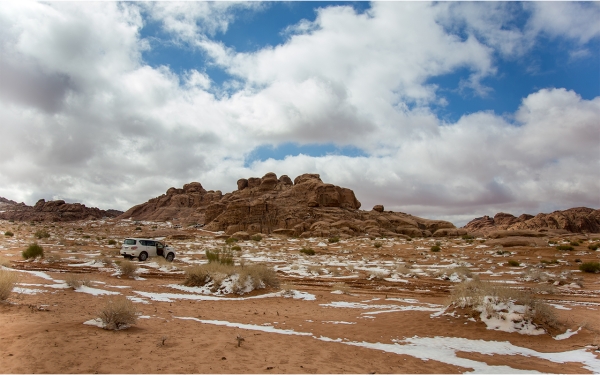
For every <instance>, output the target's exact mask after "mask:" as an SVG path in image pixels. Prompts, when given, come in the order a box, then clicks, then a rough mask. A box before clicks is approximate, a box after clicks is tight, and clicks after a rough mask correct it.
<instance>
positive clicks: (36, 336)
mask: <svg viewBox="0 0 600 375" xmlns="http://www.w3.org/2000/svg"><path fill="white" fill-rule="evenodd" d="M154 225H156V226H157V230H160V229H161V228H160V226H161V224H152V223H146V225H145V228H144V229H148V230H149V231H150V232H151V230H150V228H151V227H152V226H154ZM78 228H81V230H78ZM134 228H135V224H133V223H130V222H126V221H124V222H110V221H109V222H101V221H96V222H87V223H76V224H57V225H56V226H53V227H50V226H47V230H48V232H50V233H51V234H52V236H51V237H50V238H49V239H44V240H41V241H40V242H41V243H42V244H43V246H44V248H45V250H46V259H45V260H43V261H41V260H38V261H34V262H25V261H22V259H21V258H20V251H22V250H23V249H24V248H25V247H26V246H27V244H29V243H30V242H32V241H33V237H32V233H33V232H35V231H36V230H38V229H40V226H39V225H37V226H33V227H32V226H30V225H28V224H21V225H19V224H18V223H8V222H0V230H2V231H4V230H9V229H10V230H11V231H13V232H14V233H15V236H14V237H12V238H10V237H5V236H1V238H0V256H1V257H2V258H3V259H5V260H6V259H8V260H10V266H11V267H12V268H13V269H16V270H19V274H20V275H21V277H20V280H19V285H17V287H18V289H16V290H15V291H14V292H13V294H12V295H11V297H10V298H9V300H8V303H4V304H0V327H2V329H1V330H0V371H1V372H3V373H39V372H46V373H191V372H194V373H213V372H214V373H271V372H272V373H373V372H376V373H457V372H470V371H475V372H504V373H506V372H510V373H513V372H518V371H537V372H550V373H564V372H569V373H571V372H577V373H589V372H596V373H598V372H600V359H599V355H598V354H599V352H598V351H597V345H598V344H599V341H600V339H599V332H600V319H598V318H597V316H598V309H600V275H598V274H595V275H594V274H582V273H580V272H578V271H576V270H577V263H576V262H575V259H580V260H582V261H588V260H595V261H598V259H599V258H600V251H597V252H591V251H587V250H586V247H587V243H582V245H581V246H580V247H578V248H576V249H575V250H574V251H571V252H559V251H557V250H555V249H553V248H552V247H539V248H510V249H505V250H508V251H510V252H513V253H514V254H503V255H498V254H497V253H496V252H497V251H498V249H493V248H488V247H484V246H485V243H482V242H480V241H477V240H476V241H474V242H473V243H472V244H467V243H466V242H465V241H463V240H461V239H456V240H442V244H441V245H442V251H441V252H440V253H431V252H430V251H429V247H430V246H431V244H432V242H430V240H428V239H424V240H415V241H412V242H406V241H404V240H380V242H381V243H382V246H381V247H379V248H376V247H374V246H373V245H374V242H373V241H371V240H368V239H360V238H359V239H355V240H351V241H342V242H340V243H334V244H329V243H327V241H322V240H315V241H314V242H308V241H305V240H294V239H291V240H290V239H278V238H270V239H269V238H265V239H263V240H262V241H260V242H258V243H257V242H253V241H249V242H243V243H240V246H241V247H242V249H243V250H242V252H240V253H239V257H238V259H244V261H245V262H246V263H251V262H265V263H267V264H270V265H271V266H273V267H276V268H277V269H278V270H279V271H278V274H279V276H280V279H281V280H282V282H283V283H285V284H287V286H286V290H287V291H288V294H287V295H283V293H282V292H281V291H279V290H272V289H268V290H267V289H262V290H258V291H254V292H252V293H250V294H248V295H244V296H241V297H240V296H235V295H233V296H227V297H228V298H223V297H221V298H220V299H218V300H207V299H208V298H207V297H209V298H210V297H212V296H207V295H202V294H199V293H194V292H193V291H192V290H181V288H180V287H179V286H178V285H180V284H181V282H182V281H183V275H182V273H181V270H182V269H184V268H185V267H186V266H187V265H189V264H194V263H202V262H205V261H206V260H205V257H204V250H205V249H207V248H221V247H222V246H224V242H223V241H222V240H214V239H213V236H212V235H211V234H210V233H207V232H202V231H199V230H195V231H189V230H188V231H186V230H181V232H182V233H188V234H190V236H191V239H189V240H181V241H172V243H173V245H174V246H176V248H177V249H178V251H179V254H178V258H177V259H176V261H175V262H174V263H173V264H172V266H174V267H177V268H170V269H167V268H168V267H167V268H165V267H164V264H162V263H161V264H157V263H155V262H146V263H144V264H143V265H142V266H143V267H142V268H143V269H144V270H146V272H144V273H141V274H140V275H141V278H138V279H131V278H124V277H119V276H118V275H116V266H115V265H114V263H113V261H115V260H118V259H120V258H118V257H117V256H116V255H115V254H116V252H117V249H114V247H110V246H108V245H107V241H108V239H110V238H115V239H118V240H119V241H120V240H122V239H123V238H124V237H127V236H133V234H134V233H136V232H135V231H134ZM2 233H3V232H2ZM87 236H89V238H86V237H87ZM102 237H105V238H104V239H102ZM431 241H435V240H431ZM302 246H305V247H306V246H310V247H311V248H313V249H315V250H316V251H317V255H316V256H314V257H308V256H304V255H301V254H299V252H298V250H299V249H300V248H301V247H302ZM478 246H479V247H478ZM509 259H514V260H518V261H519V262H521V266H519V267H509V266H508V265H507V260H509ZM541 259H545V260H550V259H558V260H559V261H560V262H559V263H558V264H557V265H551V266H549V267H547V268H545V269H542V271H543V272H547V273H551V274H553V275H554V276H555V279H557V280H559V279H560V280H561V281H560V283H558V284H563V285H557V286H551V285H549V284H548V283H540V282H535V281H526V280H524V279H523V277H522V273H523V272H524V270H525V269H526V268H527V267H528V266H534V265H537V264H539V262H540V260H541ZM459 264H462V265H464V266H466V267H467V268H468V269H470V270H471V271H472V272H475V273H478V275H479V277H480V278H481V279H483V280H494V281H495V282H503V283H507V285H510V286H511V287H515V288H524V289H527V290H529V289H531V288H539V289H541V290H544V292H545V293H547V294H540V295H539V296H540V297H542V298H544V299H545V300H547V301H548V302H550V303H552V304H553V306H555V309H556V313H557V314H558V316H559V318H560V322H561V325H560V326H559V327H558V328H557V329H555V330H550V332H548V333H545V334H542V335H537V336H532V335H525V334H520V333H517V332H514V333H508V332H501V331H497V330H493V329H488V327H487V326H486V325H485V324H484V323H483V322H481V321H479V320H478V321H472V320H469V319H468V317H466V316H463V315H461V314H459V313H456V312H454V313H453V314H452V315H451V314H449V310H448V311H446V313H444V309H445V305H446V303H447V301H448V296H449V293H450V290H451V289H452V288H453V287H454V286H455V285H456V284H457V282H453V281H452V280H454V277H452V275H451V274H449V272H447V273H448V274H447V275H446V277H444V276H443V273H444V272H443V270H444V269H446V268H448V267H449V266H456V265H459ZM398 265H405V266H407V267H410V268H401V269H399V268H397V267H398ZM159 267H162V268H159ZM407 269H408V270H409V271H408V272H409V273H411V274H412V275H408V274H398V270H401V271H406V270H407ZM439 270H442V272H439ZM564 271H571V272H570V274H569V273H564ZM67 273H77V274H78V275H81V277H82V278H86V279H87V280H88V281H90V283H89V285H90V286H89V287H82V288H79V289H78V290H73V289H70V288H65V284H64V283H63V282H62V280H65V278H66V276H67ZM319 273H320V274H319ZM561 273H563V275H564V277H563V278H562V279H561V276H560V275H561ZM446 279H448V280H446ZM340 282H344V283H345V284H346V285H347V286H348V289H347V293H349V294H336V293H332V292H333V288H332V285H334V284H336V283H340ZM578 284H580V285H581V286H580V285H578ZM539 289H538V290H539ZM294 291H295V292H294ZM108 292H111V293H113V295H114V293H120V294H122V295H126V296H129V297H134V301H136V303H135V305H136V307H137V308H138V310H139V313H140V318H139V319H138V323H137V324H136V325H135V326H133V327H131V328H129V329H126V330H121V331H108V330H103V329H101V328H98V327H96V326H93V325H87V324H84V322H89V321H90V320H92V319H94V318H95V317H96V312H97V311H98V310H99V309H101V308H102V306H103V305H104V304H105V302H106V301H107V300H108V299H110V298H111V295H107V294H103V293H108ZM261 297H262V298H261ZM294 297H296V298H294ZM213 299H214V298H213ZM580 326H583V328H582V329H581V330H579V331H578V332H577V333H576V334H574V335H572V336H570V337H568V338H565V339H563V340H557V339H556V338H561V336H559V335H560V334H564V333H565V332H566V331H567V329H571V331H576V330H577V329H578V327H580ZM237 336H241V337H243V338H244V341H243V342H241V346H239V347H238V346H237V340H236V337H237ZM163 339H164V340H163ZM163 341H164V345H163ZM594 345H595V347H594ZM594 348H595V349H596V351H594Z"/></svg>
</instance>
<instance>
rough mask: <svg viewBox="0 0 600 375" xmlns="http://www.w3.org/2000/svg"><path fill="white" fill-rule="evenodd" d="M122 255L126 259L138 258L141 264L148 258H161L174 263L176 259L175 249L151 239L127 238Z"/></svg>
mask: <svg viewBox="0 0 600 375" xmlns="http://www.w3.org/2000/svg"><path fill="white" fill-rule="evenodd" d="M121 255H123V256H124V257H125V259H133V258H138V260H139V261H140V262H143V261H145V260H146V259H148V257H153V256H161V257H164V258H165V259H166V260H167V261H169V262H172V261H173V259H175V249H174V248H172V247H171V246H169V245H167V244H165V243H163V242H160V241H156V240H153V239H150V238H126V239H125V241H123V245H122V246H121Z"/></svg>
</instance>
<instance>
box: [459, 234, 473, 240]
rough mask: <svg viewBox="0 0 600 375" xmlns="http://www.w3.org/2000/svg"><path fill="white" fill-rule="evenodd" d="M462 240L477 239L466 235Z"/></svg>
mask: <svg viewBox="0 0 600 375" xmlns="http://www.w3.org/2000/svg"><path fill="white" fill-rule="evenodd" d="M462 239H463V240H473V239H475V237H473V236H471V235H469V234H465V235H464V236H462Z"/></svg>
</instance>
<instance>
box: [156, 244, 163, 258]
mask: <svg viewBox="0 0 600 375" xmlns="http://www.w3.org/2000/svg"><path fill="white" fill-rule="evenodd" d="M164 251H165V245H164V244H163V243H162V242H158V241H156V255H158V256H161V257H164V256H165V253H164Z"/></svg>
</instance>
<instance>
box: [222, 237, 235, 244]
mask: <svg viewBox="0 0 600 375" xmlns="http://www.w3.org/2000/svg"><path fill="white" fill-rule="evenodd" d="M237 241H238V240H237V238H235V237H229V238H228V239H226V240H225V243H226V244H232V243H234V242H237Z"/></svg>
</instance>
